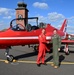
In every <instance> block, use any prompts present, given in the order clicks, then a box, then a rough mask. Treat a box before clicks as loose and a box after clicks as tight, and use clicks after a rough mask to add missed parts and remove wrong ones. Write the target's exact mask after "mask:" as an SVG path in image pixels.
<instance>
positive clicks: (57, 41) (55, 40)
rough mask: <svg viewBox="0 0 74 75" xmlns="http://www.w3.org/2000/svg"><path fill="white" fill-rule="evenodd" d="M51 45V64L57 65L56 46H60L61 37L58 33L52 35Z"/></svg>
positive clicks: (57, 53)
mask: <svg viewBox="0 0 74 75" xmlns="http://www.w3.org/2000/svg"><path fill="white" fill-rule="evenodd" d="M52 45H53V64H54V65H55V66H59V51H58V48H60V47H61V38H60V36H59V35H58V34H56V35H53V36H52Z"/></svg>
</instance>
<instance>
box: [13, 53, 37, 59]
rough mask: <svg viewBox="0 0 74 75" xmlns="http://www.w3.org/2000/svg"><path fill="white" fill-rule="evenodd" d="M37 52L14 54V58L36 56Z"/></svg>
mask: <svg viewBox="0 0 74 75" xmlns="http://www.w3.org/2000/svg"><path fill="white" fill-rule="evenodd" d="M37 54H38V52H31V53H27V54H21V55H18V56H15V57H14V59H16V60H19V59H22V58H27V57H32V56H36V55H37Z"/></svg>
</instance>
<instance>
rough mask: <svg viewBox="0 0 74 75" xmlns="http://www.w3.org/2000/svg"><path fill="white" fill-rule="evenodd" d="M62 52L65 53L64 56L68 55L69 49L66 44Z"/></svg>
mask: <svg viewBox="0 0 74 75" xmlns="http://www.w3.org/2000/svg"><path fill="white" fill-rule="evenodd" d="M64 52H65V54H66V55H69V54H70V52H69V48H68V45H67V44H66V45H65V49H64Z"/></svg>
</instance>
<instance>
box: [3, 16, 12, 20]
mask: <svg viewBox="0 0 74 75" xmlns="http://www.w3.org/2000/svg"><path fill="white" fill-rule="evenodd" d="M11 18H12V17H11V16H7V17H3V19H11Z"/></svg>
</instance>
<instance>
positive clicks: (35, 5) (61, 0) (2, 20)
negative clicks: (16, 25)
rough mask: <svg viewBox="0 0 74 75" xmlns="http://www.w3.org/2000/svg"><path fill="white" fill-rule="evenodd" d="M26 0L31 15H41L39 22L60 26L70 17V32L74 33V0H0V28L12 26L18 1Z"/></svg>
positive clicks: (68, 29)
mask: <svg viewBox="0 0 74 75" xmlns="http://www.w3.org/2000/svg"><path fill="white" fill-rule="evenodd" d="M22 1H24V2H25V3H26V4H27V8H28V10H29V17H35V16H36V17H39V22H44V23H51V25H52V26H55V27H56V28H59V27H60V26H61V24H62V22H63V21H64V19H68V28H67V32H68V33H72V34H73V33H74V31H73V30H74V0H0V29H3V28H7V27H9V26H10V24H9V23H10V21H11V20H12V19H14V18H16V17H15V8H17V3H18V2H22Z"/></svg>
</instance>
